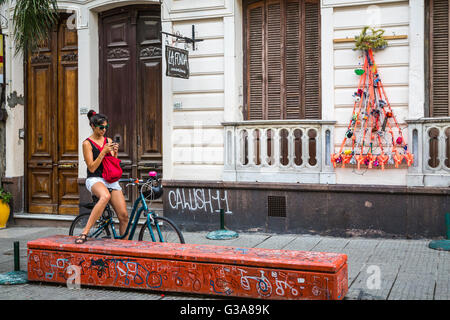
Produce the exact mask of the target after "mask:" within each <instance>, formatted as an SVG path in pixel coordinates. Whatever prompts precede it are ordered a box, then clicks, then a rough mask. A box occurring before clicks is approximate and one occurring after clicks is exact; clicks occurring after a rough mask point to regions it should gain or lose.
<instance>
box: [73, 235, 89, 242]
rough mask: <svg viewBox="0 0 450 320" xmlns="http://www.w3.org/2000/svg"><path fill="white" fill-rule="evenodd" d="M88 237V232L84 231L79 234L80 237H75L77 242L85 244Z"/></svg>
mask: <svg viewBox="0 0 450 320" xmlns="http://www.w3.org/2000/svg"><path fill="white" fill-rule="evenodd" d="M87 238H88V236H87V234H84V233H82V234H80V235H79V236H78V238H76V239H75V243H76V244H83V243H85V242H86V241H87Z"/></svg>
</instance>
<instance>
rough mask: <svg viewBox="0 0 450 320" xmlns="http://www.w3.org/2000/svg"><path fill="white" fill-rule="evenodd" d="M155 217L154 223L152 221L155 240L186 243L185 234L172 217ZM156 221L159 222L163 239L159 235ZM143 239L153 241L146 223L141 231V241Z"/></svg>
mask: <svg viewBox="0 0 450 320" xmlns="http://www.w3.org/2000/svg"><path fill="white" fill-rule="evenodd" d="M153 219H154V223H152V225H151V228H152V231H153V235H154V236H155V241H157V242H168V243H184V237H183V234H182V233H181V231H180V229H179V228H178V227H177V225H176V224H175V223H173V222H172V221H171V220H170V219H168V218H165V217H154V218H153ZM156 223H157V224H158V226H159V229H160V231H161V236H162V239H161V238H160V237H159V234H158V231H157V229H156V225H155V224H156ZM142 240H144V241H153V240H152V237H151V235H150V231H149V230H148V228H147V224H146V223H145V224H144V225H143V226H142V228H141V232H139V241H142Z"/></svg>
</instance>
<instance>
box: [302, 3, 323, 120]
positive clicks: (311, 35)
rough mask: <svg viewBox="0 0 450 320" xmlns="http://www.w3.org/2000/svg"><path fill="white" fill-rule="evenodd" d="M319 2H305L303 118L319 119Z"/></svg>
mask: <svg viewBox="0 0 450 320" xmlns="http://www.w3.org/2000/svg"><path fill="white" fill-rule="evenodd" d="M319 21H320V4H319V3H318V2H312V3H311V2H306V3H305V32H304V35H305V71H304V79H305V91H304V94H305V118H307V119H320V115H321V110H320V76H319V75H320V33H319V30H320V29H319Z"/></svg>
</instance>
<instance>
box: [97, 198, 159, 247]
mask: <svg viewBox="0 0 450 320" xmlns="http://www.w3.org/2000/svg"><path fill="white" fill-rule="evenodd" d="M139 204H142V206H141V207H140V208H139V209H138V207H139ZM147 211H148V214H147V220H146V224H147V228H148V230H149V232H150V236H151V238H152V241H153V242H155V241H156V240H155V235H154V233H153V230H152V228H151V226H150V225H151V224H150V215H153V214H154V211H152V210H148V207H147V203H146V202H145V198H144V196H143V195H142V193H139V197H138V198H137V199H136V201H135V202H134V205H133V210H132V211H131V216H130V219H129V220H128V224H127V229H126V230H125V233H124V234H123V235H122V236H120V235H119V234H118V233H117V232H116V228H115V227H114V222H113V221H112V215H111V218H110V219H108V220H107V221H105V223H104V224H102V225H101V226H100V227H98V229H97V230H95V231H94V232H93V234H92V237H96V236H97V235H98V234H100V232H101V231H102V230H103V228H104V227H105V226H107V225H108V224H109V225H111V230H112V232H113V237H114V239H120V240H122V239H125V238H126V237H127V236H128V234H129V236H128V240H132V239H133V237H134V233H135V232H136V228H137V226H138V221H139V218H140V217H141V214H142V212H147ZM155 226H156V230H157V231H158V236H159V239H161V242H164V239H163V236H162V234H161V230H160V228H159V225H158V224H157V223H155ZM130 228H131V230H130Z"/></svg>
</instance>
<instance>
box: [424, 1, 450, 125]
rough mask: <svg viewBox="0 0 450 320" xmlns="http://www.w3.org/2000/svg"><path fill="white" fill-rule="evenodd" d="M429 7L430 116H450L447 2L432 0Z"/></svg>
mask: <svg viewBox="0 0 450 320" xmlns="http://www.w3.org/2000/svg"><path fill="white" fill-rule="evenodd" d="M429 8H430V18H431V19H430V35H429V36H430V55H429V57H430V68H429V69H430V70H429V72H430V82H429V92H430V116H431V117H447V116H450V107H449V89H450V88H449V54H448V51H449V16H450V15H449V3H448V0H432V1H430V3H429Z"/></svg>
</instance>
